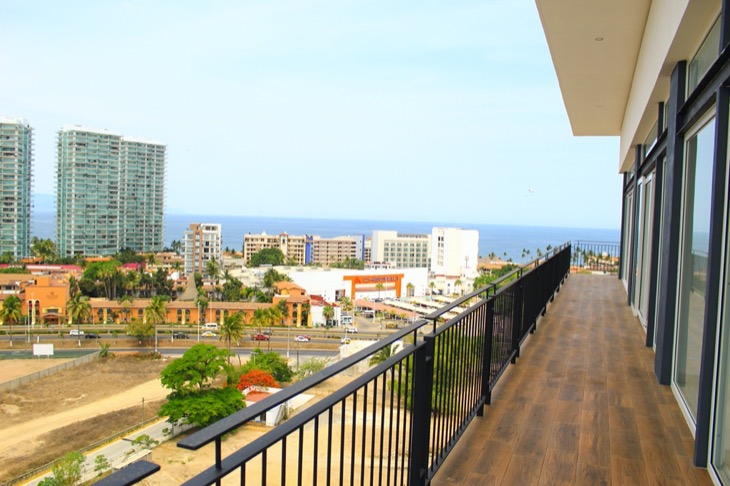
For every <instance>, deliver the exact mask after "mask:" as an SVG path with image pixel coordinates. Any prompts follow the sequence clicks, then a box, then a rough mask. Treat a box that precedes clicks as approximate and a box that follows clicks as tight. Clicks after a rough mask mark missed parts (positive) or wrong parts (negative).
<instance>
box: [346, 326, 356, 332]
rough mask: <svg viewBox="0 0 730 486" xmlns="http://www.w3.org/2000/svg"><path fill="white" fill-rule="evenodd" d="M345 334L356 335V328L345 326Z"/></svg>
mask: <svg viewBox="0 0 730 486" xmlns="http://www.w3.org/2000/svg"><path fill="white" fill-rule="evenodd" d="M345 332H351V333H353V334H357V328H356V327H355V326H347V327H346V328H345Z"/></svg>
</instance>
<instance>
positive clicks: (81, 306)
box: [66, 293, 91, 324]
mask: <svg viewBox="0 0 730 486" xmlns="http://www.w3.org/2000/svg"><path fill="white" fill-rule="evenodd" d="M66 312H67V313H68V323H69V324H73V323H74V322H75V323H77V324H80V323H83V322H86V321H88V320H89V316H91V301H90V300H89V298H88V297H86V296H84V295H81V293H77V294H76V295H74V296H73V297H71V298H70V299H69V300H68V303H67V304H66Z"/></svg>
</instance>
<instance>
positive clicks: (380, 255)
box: [371, 230, 431, 268]
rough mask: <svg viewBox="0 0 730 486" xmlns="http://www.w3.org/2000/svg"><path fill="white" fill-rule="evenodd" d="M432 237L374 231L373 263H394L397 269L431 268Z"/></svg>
mask: <svg viewBox="0 0 730 486" xmlns="http://www.w3.org/2000/svg"><path fill="white" fill-rule="evenodd" d="M430 260H431V235H406V234H399V233H398V232H396V231H383V230H376V231H373V239H372V253H371V261H372V262H385V263H392V264H393V266H394V267H395V268H429V265H430Z"/></svg>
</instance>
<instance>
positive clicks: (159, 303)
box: [144, 295, 167, 351]
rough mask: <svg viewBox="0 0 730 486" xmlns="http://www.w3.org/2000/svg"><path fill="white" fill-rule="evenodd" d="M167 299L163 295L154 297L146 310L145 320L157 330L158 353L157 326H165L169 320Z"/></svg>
mask: <svg viewBox="0 0 730 486" xmlns="http://www.w3.org/2000/svg"><path fill="white" fill-rule="evenodd" d="M166 307H167V298H166V297H165V296H161V295H155V296H154V297H152V300H151V301H150V304H149V305H148V306H147V307H146V308H145V310H144V316H145V320H146V321H147V323H148V324H152V325H153V326H154V328H155V331H154V332H155V351H157V326H158V325H159V324H164V322H165V319H166V318H167V308H166Z"/></svg>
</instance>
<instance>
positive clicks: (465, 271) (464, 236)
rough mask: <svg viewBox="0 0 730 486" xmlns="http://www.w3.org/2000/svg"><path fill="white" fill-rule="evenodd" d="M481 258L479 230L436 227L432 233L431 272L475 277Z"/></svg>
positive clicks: (451, 275)
mask: <svg viewBox="0 0 730 486" xmlns="http://www.w3.org/2000/svg"><path fill="white" fill-rule="evenodd" d="M478 260H479V231H477V230H466V229H461V228H441V227H434V228H433V230H432V233H431V273H433V274H435V275H442V276H445V277H473V276H474V275H475V274H476V273H477V264H478Z"/></svg>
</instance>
